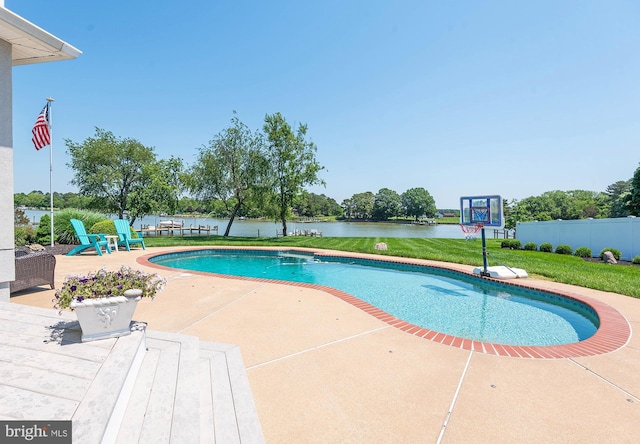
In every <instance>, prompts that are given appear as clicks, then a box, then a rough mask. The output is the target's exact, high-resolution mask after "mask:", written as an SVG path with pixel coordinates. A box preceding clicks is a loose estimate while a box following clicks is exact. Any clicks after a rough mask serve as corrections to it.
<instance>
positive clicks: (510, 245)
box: [500, 239, 522, 250]
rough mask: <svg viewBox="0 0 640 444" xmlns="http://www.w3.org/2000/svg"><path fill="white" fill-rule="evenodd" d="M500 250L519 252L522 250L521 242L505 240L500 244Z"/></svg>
mask: <svg viewBox="0 0 640 444" xmlns="http://www.w3.org/2000/svg"><path fill="white" fill-rule="evenodd" d="M500 246H501V247H502V248H510V249H512V250H519V249H521V248H522V242H520V241H519V240H518V239H505V240H503V241H502V243H501V244H500Z"/></svg>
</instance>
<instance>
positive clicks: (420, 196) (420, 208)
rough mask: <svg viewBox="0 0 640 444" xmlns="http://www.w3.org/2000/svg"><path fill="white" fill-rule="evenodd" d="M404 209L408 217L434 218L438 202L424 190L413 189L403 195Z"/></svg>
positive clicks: (416, 218)
mask: <svg viewBox="0 0 640 444" xmlns="http://www.w3.org/2000/svg"><path fill="white" fill-rule="evenodd" d="M401 198H402V207H403V209H404V214H405V215H406V216H409V217H411V216H413V217H415V220H418V218H419V217H423V216H424V217H434V216H435V215H436V211H437V210H436V201H435V200H434V199H433V197H432V196H431V194H429V192H428V191H427V190H425V189H424V188H411V189H409V190H407V191H405V192H404V193H402V196H401Z"/></svg>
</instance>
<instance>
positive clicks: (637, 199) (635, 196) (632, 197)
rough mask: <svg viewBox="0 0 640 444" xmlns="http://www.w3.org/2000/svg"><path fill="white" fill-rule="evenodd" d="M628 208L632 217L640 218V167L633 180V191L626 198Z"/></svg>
mask: <svg viewBox="0 0 640 444" xmlns="http://www.w3.org/2000/svg"><path fill="white" fill-rule="evenodd" d="M625 200H626V203H627V208H628V209H629V213H630V214H631V215H632V216H640V167H638V168H636V171H635V173H633V179H631V190H630V191H629V194H628V195H627V196H626V198H625Z"/></svg>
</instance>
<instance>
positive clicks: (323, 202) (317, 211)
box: [293, 191, 342, 217]
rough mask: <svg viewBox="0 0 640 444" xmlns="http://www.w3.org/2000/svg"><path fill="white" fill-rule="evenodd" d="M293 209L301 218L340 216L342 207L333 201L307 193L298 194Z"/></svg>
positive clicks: (322, 195) (320, 195)
mask: <svg viewBox="0 0 640 444" xmlns="http://www.w3.org/2000/svg"><path fill="white" fill-rule="evenodd" d="M293 208H294V209H295V210H296V212H297V213H298V215H299V216H303V217H315V216H341V215H342V207H341V206H340V205H338V203H337V202H336V201H335V200H334V199H331V198H330V197H327V196H325V195H324V194H315V193H309V192H307V191H303V192H302V193H301V194H300V196H299V197H298V198H297V199H296V202H295V204H294V206H293Z"/></svg>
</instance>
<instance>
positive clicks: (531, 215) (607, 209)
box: [504, 167, 640, 228]
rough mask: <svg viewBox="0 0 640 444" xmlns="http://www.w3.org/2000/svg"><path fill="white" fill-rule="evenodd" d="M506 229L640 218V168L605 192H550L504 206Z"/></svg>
mask: <svg viewBox="0 0 640 444" xmlns="http://www.w3.org/2000/svg"><path fill="white" fill-rule="evenodd" d="M504 207H505V208H504V210H505V227H506V228H515V226H516V222H526V221H534V220H537V221H545V220H557V219H562V220H572V219H587V218H594V219H598V218H608V217H611V218H615V217H627V216H640V167H638V168H637V169H636V170H635V173H634V175H633V177H632V178H630V179H628V180H619V181H617V182H614V183H612V184H611V185H609V186H607V188H606V190H605V191H603V192H596V191H585V190H572V191H559V190H556V191H547V192H545V193H543V194H541V195H540V196H531V197H527V198H525V199H522V200H515V199H514V200H511V201H508V202H504Z"/></svg>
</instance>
